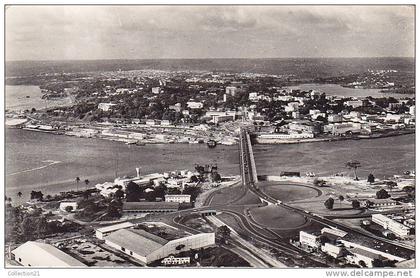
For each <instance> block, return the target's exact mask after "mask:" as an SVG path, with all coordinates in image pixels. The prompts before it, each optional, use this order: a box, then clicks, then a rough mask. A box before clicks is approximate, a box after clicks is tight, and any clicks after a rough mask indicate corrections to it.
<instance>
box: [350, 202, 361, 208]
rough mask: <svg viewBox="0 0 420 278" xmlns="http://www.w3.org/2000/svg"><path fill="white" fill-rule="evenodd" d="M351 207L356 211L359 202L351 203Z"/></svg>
mask: <svg viewBox="0 0 420 278" xmlns="http://www.w3.org/2000/svg"><path fill="white" fill-rule="evenodd" d="M351 206H352V207H353V208H354V209H358V208H360V202H359V201H358V200H353V201H352V202H351Z"/></svg>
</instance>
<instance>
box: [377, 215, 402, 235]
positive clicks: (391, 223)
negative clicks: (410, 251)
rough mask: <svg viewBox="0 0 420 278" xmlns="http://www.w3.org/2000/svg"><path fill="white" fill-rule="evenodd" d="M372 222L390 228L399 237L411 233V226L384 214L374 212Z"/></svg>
mask: <svg viewBox="0 0 420 278" xmlns="http://www.w3.org/2000/svg"><path fill="white" fill-rule="evenodd" d="M372 222H374V223H376V224H378V225H380V226H382V227H383V228H384V229H388V230H390V231H391V232H393V233H394V234H395V235H397V236H399V237H402V238H403V237H406V236H408V235H409V234H410V228H409V227H407V226H405V225H403V224H401V223H400V222H397V221H395V220H393V219H391V218H389V217H387V216H385V215H383V214H373V215H372Z"/></svg>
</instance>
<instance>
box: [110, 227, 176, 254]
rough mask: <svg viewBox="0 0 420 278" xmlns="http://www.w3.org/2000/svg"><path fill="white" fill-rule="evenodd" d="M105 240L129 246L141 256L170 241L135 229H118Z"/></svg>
mask: <svg viewBox="0 0 420 278" xmlns="http://www.w3.org/2000/svg"><path fill="white" fill-rule="evenodd" d="M105 240H106V241H110V242H112V243H114V244H116V245H118V246H121V247H124V248H127V249H128V250H130V251H133V252H134V253H136V254H138V255H140V256H147V255H149V254H150V253H152V252H154V251H156V250H158V249H159V248H161V247H162V246H164V245H165V244H166V243H168V241H167V240H165V239H163V238H161V237H158V236H155V235H153V234H150V233H148V232H146V231H143V230H135V229H122V230H118V231H116V232H113V233H111V234H109V235H108V236H107V237H105Z"/></svg>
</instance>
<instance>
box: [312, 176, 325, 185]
mask: <svg viewBox="0 0 420 278" xmlns="http://www.w3.org/2000/svg"><path fill="white" fill-rule="evenodd" d="M313 184H314V185H315V186H318V187H322V186H325V185H326V181H324V180H320V179H318V178H315V179H314V181H313Z"/></svg>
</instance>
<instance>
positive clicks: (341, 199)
mask: <svg viewBox="0 0 420 278" xmlns="http://www.w3.org/2000/svg"><path fill="white" fill-rule="evenodd" d="M338 200H339V201H340V208H341V202H342V201H344V197H343V195H340V196H338Z"/></svg>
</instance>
